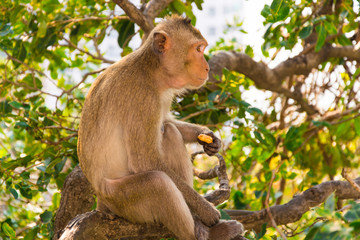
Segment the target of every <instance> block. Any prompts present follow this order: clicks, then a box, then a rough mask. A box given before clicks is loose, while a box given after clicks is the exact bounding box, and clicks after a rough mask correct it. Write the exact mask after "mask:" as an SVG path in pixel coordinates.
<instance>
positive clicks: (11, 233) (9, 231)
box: [1, 222, 16, 238]
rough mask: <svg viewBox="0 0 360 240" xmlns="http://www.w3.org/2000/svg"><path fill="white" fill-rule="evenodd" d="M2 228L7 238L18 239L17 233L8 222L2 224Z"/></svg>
mask: <svg viewBox="0 0 360 240" xmlns="http://www.w3.org/2000/svg"><path fill="white" fill-rule="evenodd" d="M1 228H2V230H3V231H4V233H5V235H6V236H9V237H12V238H15V237H16V233H15V231H14V229H13V228H12V227H11V226H10V225H9V224H8V223H7V222H4V223H3V224H2V227H1Z"/></svg>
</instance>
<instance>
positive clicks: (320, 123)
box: [311, 120, 331, 128]
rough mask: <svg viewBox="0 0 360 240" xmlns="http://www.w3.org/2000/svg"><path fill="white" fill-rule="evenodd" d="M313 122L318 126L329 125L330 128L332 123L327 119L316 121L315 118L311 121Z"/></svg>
mask: <svg viewBox="0 0 360 240" xmlns="http://www.w3.org/2000/svg"><path fill="white" fill-rule="evenodd" d="M311 122H312V123H313V124H314V126H316V127H328V128H330V127H331V124H330V123H329V122H327V121H315V120H313V121H311Z"/></svg>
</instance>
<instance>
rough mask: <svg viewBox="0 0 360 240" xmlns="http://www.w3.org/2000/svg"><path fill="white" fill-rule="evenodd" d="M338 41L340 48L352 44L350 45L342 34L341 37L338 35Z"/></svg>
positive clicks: (348, 40)
mask: <svg viewBox="0 0 360 240" xmlns="http://www.w3.org/2000/svg"><path fill="white" fill-rule="evenodd" d="M338 41H339V43H340V44H341V45H342V46H349V45H351V44H352V43H351V40H350V39H348V38H347V37H345V35H344V34H342V35H340V36H339V37H338Z"/></svg>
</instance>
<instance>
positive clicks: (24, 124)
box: [15, 121, 29, 128]
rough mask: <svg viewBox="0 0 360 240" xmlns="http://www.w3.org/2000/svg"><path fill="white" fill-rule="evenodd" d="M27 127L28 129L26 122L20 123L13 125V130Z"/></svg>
mask: <svg viewBox="0 0 360 240" xmlns="http://www.w3.org/2000/svg"><path fill="white" fill-rule="evenodd" d="M27 127H29V125H28V124H27V123H26V122H22V121H20V122H17V123H15V128H27Z"/></svg>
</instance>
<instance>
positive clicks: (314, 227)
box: [304, 224, 320, 240]
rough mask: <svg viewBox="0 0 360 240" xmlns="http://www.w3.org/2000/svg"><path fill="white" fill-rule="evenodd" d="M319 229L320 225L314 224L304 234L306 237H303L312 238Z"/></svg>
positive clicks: (309, 239)
mask: <svg viewBox="0 0 360 240" xmlns="http://www.w3.org/2000/svg"><path fill="white" fill-rule="evenodd" d="M319 230H320V227H319V226H318V225H317V224H315V225H314V226H313V227H312V228H311V229H310V230H309V232H308V233H307V234H306V237H305V238H304V240H312V239H314V237H315V234H316V233H317V232H318V231H319Z"/></svg>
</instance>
